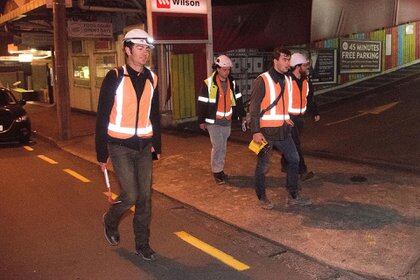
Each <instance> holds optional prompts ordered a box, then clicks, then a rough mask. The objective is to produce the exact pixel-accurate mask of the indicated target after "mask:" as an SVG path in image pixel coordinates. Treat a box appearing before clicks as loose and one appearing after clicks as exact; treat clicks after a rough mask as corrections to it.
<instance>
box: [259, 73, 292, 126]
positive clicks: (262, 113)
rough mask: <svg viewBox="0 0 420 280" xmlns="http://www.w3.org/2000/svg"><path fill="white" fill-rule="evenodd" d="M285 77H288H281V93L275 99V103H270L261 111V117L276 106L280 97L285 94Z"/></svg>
mask: <svg viewBox="0 0 420 280" xmlns="http://www.w3.org/2000/svg"><path fill="white" fill-rule="evenodd" d="M285 79H287V77H286V76H285V77H284V79H280V81H279V83H280V94H279V96H277V98H276V99H275V100H274V101H273V103H271V104H270V105H268V107H267V108H265V109H264V110H262V111H261V112H260V118H261V117H262V116H263V115H264V114H265V113H266V112H267V111H270V110H271V109H272V108H273V107H274V106H276V105H277V103H279V100H280V98H281V97H282V96H283V94H284V87H285V81H284V80H285Z"/></svg>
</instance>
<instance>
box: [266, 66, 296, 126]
mask: <svg viewBox="0 0 420 280" xmlns="http://www.w3.org/2000/svg"><path fill="white" fill-rule="evenodd" d="M260 76H261V77H262V79H263V81H264V85H265V95H264V98H263V100H262V102H261V111H262V110H264V109H266V108H267V107H268V106H270V104H272V103H273V102H274V101H275V100H276V98H277V96H278V95H279V94H280V90H281V88H280V83H274V81H273V79H272V78H271V76H270V74H269V73H268V72H264V73H262V74H261V75H260ZM289 79H290V78H289V77H287V76H285V79H284V81H285V83H284V86H285V89H284V91H283V96H282V97H281V98H280V100H279V101H278V103H277V105H276V106H274V107H273V108H271V109H270V110H269V111H267V112H265V113H264V115H263V116H262V117H261V119H260V127H279V126H282V125H283V123H284V121H285V120H288V119H290V116H289V114H288V113H287V109H288V107H289V106H290V104H289V103H290V102H291V98H290V92H291V81H290V80H289Z"/></svg>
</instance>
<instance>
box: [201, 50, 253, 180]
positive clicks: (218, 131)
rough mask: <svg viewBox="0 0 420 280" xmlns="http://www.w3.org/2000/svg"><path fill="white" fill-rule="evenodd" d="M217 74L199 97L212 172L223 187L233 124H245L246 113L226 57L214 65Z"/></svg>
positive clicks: (204, 87)
mask: <svg viewBox="0 0 420 280" xmlns="http://www.w3.org/2000/svg"><path fill="white" fill-rule="evenodd" d="M214 68H215V70H216V71H214V72H213V73H212V74H211V76H210V77H208V78H207V79H205V80H204V84H203V86H202V88H201V91H200V94H199V96H198V104H197V114H198V123H199V125H200V128H201V129H202V130H207V131H208V132H209V135H210V141H211V144H212V150H211V170H212V172H213V176H214V179H215V181H216V183H218V184H224V183H226V182H227V180H228V176H227V175H226V173H225V172H224V166H225V158H226V146H227V139H228V137H229V135H230V132H231V124H232V122H233V121H236V120H238V119H239V120H240V121H241V122H242V123H243V122H245V116H246V113H245V110H244V106H243V101H242V94H241V93H240V92H239V89H238V85H236V82H235V80H234V79H233V77H232V76H231V75H230V70H231V68H232V61H231V60H230V58H229V57H227V56H226V55H220V56H219V57H217V58H216V60H215V61H214Z"/></svg>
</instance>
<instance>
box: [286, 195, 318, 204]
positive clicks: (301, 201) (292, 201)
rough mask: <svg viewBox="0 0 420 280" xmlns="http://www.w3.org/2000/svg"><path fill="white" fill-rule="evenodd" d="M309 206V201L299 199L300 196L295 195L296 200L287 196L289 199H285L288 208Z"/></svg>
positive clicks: (302, 198)
mask: <svg viewBox="0 0 420 280" xmlns="http://www.w3.org/2000/svg"><path fill="white" fill-rule="evenodd" d="M311 204H312V201H310V200H309V199H307V198H304V197H301V196H300V195H297V196H296V198H293V197H291V196H290V195H289V197H288V198H287V205H288V206H308V205H311Z"/></svg>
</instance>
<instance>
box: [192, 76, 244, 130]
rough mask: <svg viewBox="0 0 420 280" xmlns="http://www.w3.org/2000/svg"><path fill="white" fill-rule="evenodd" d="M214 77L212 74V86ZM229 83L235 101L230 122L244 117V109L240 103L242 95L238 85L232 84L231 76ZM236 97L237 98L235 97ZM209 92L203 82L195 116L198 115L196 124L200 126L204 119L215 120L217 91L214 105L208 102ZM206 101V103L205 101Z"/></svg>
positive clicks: (241, 102) (214, 81)
mask: <svg viewBox="0 0 420 280" xmlns="http://www.w3.org/2000/svg"><path fill="white" fill-rule="evenodd" d="M216 75H217V72H215V73H214V76H213V84H214V85H216V87H217V83H216ZM229 82H230V88H231V89H232V91H233V97H234V99H235V103H236V106H232V111H233V113H232V121H235V120H238V119H241V118H244V117H245V116H246V112H245V109H244V104H243V101H242V94H241V93H240V91H239V87H238V85H237V84H236V83H235V82H234V79H233V77H232V76H230V75H229ZM237 96H238V97H237ZM208 99H209V92H208V87H207V84H206V83H205V82H203V86H202V87H201V90H200V94H199V96H198V101H197V115H198V123H199V124H202V123H205V122H206V119H212V120H215V119H216V112H217V104H218V102H219V90H217V94H216V103H211V102H209V100H208ZM206 100H207V101H206Z"/></svg>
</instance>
